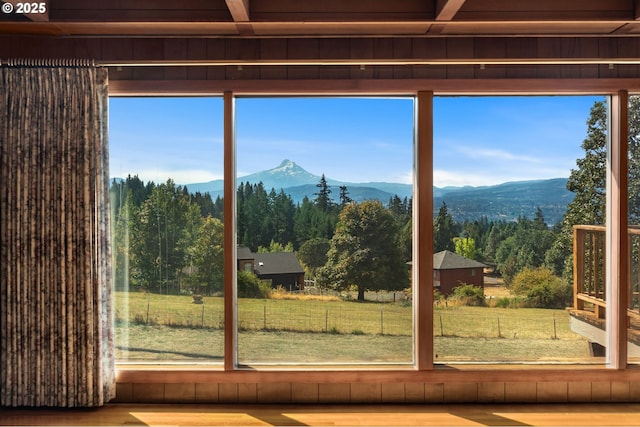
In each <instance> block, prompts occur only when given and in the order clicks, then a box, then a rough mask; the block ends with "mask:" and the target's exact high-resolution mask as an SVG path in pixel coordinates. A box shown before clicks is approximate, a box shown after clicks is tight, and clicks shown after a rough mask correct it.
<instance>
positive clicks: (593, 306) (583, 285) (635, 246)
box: [573, 225, 640, 324]
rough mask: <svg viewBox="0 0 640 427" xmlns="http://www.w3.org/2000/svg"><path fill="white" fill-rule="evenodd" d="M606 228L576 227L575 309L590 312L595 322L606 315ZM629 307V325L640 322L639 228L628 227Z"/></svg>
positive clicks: (574, 255)
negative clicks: (639, 294) (639, 293)
mask: <svg viewBox="0 0 640 427" xmlns="http://www.w3.org/2000/svg"><path fill="white" fill-rule="evenodd" d="M605 231H606V229H605V227H604V226H601V225H576V226H574V227H573V308H574V310H580V311H591V312H592V313H593V317H594V318H595V319H604V318H605V313H606V306H607V304H606V299H607V298H606V294H607V293H606V263H605V256H606V245H605ZM628 237H629V258H630V259H629V262H628V266H629V275H628V277H629V286H628V295H629V298H628V300H629V306H628V307H627V310H628V315H629V318H630V324H633V323H636V322H634V321H633V320H636V321H637V320H638V319H640V300H639V296H638V290H639V283H640V261H639V256H638V255H639V253H640V227H638V226H633V227H631V226H630V227H629V230H628Z"/></svg>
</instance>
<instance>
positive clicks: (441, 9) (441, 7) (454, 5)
mask: <svg viewBox="0 0 640 427" xmlns="http://www.w3.org/2000/svg"><path fill="white" fill-rule="evenodd" d="M465 1H466V0H437V1H436V13H435V17H436V21H451V20H452V19H453V18H454V16H456V14H457V13H458V11H459V10H460V8H461V7H462V5H464V2H465ZM636 1H638V0H636Z"/></svg>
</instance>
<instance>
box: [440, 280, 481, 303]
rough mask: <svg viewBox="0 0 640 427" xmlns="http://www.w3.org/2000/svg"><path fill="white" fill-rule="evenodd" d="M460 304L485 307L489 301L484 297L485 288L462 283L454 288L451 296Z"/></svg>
mask: <svg viewBox="0 0 640 427" xmlns="http://www.w3.org/2000/svg"><path fill="white" fill-rule="evenodd" d="M449 298H451V299H453V300H455V301H456V302H458V304H460V305H466V306H472V307H484V306H486V305H487V301H486V299H485V297H484V289H482V288H481V287H478V286H474V285H468V284H461V285H460V286H456V287H455V288H453V292H452V294H451V296H450V297H449Z"/></svg>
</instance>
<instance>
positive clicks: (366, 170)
mask: <svg viewBox="0 0 640 427" xmlns="http://www.w3.org/2000/svg"><path fill="white" fill-rule="evenodd" d="M599 99H602V98H601V97H593V96H592V97H585V96H582V97H566V96H563V97H436V99H435V100H434V141H435V142H434V183H435V185H436V186H439V187H443V186H447V185H455V186H459V185H491V184H498V183H501V182H506V181H518V180H528V179H543V178H557V177H567V176H568V175H569V171H570V169H571V168H574V167H575V161H576V159H577V158H578V157H582V155H583V153H582V150H581V148H580V144H581V143H582V140H583V139H584V137H585V135H586V120H587V118H588V117H589V110H590V108H591V106H592V105H593V103H594V101H596V100H599ZM109 115H110V135H109V140H110V166H111V175H112V176H117V177H123V176H126V175H127V174H138V175H139V176H140V177H141V178H142V179H143V180H145V181H148V180H154V181H156V182H161V181H165V180H166V179H167V178H168V177H172V178H173V179H174V180H175V181H176V182H177V183H180V184H187V183H191V182H205V181H209V180H213V179H219V178H222V100H221V99H220V98H111V100H110V112H109ZM236 120H237V121H236V138H237V158H238V161H237V172H238V175H239V176H242V175H246V174H249V173H253V172H258V171H261V170H265V169H270V168H273V167H275V166H277V165H278V164H279V163H280V162H281V161H282V160H283V159H285V158H286V159H290V160H293V161H295V162H296V163H298V164H299V165H300V166H302V167H303V168H305V169H306V170H308V171H309V172H311V173H313V174H316V175H320V174H322V173H324V174H325V175H326V176H327V177H329V178H332V179H337V180H341V181H347V182H369V181H388V182H405V183H410V182H411V171H412V165H413V158H412V155H413V100H412V99H411V98H385V99H381V98H239V99H237V100H236Z"/></svg>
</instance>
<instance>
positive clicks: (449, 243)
mask: <svg viewBox="0 0 640 427" xmlns="http://www.w3.org/2000/svg"><path fill="white" fill-rule="evenodd" d="M457 234H458V233H457V231H456V224H455V223H454V221H453V217H452V216H451V214H450V213H449V210H448V209H447V204H446V203H445V202H444V201H443V202H442V205H441V206H440V210H439V211H438V215H437V216H436V218H435V220H434V221H433V252H434V253H437V252H440V251H444V250H449V251H454V250H455V245H454V242H453V239H454V237H456V236H457Z"/></svg>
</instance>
